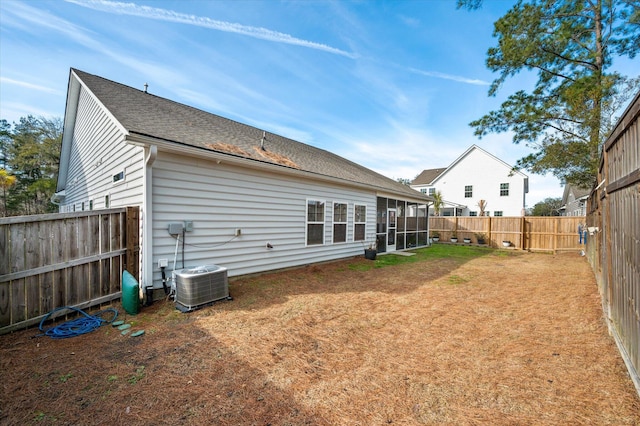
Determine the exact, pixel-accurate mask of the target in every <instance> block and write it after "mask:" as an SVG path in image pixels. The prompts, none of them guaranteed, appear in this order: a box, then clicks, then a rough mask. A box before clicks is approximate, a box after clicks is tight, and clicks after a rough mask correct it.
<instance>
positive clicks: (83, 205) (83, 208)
mask: <svg viewBox="0 0 640 426" xmlns="http://www.w3.org/2000/svg"><path fill="white" fill-rule="evenodd" d="M82 211H84V201H83V202H82Z"/></svg>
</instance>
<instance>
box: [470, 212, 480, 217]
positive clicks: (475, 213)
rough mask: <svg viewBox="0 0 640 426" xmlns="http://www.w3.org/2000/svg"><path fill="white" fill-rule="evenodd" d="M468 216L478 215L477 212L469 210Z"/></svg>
mask: <svg viewBox="0 0 640 426" xmlns="http://www.w3.org/2000/svg"><path fill="white" fill-rule="evenodd" d="M469 216H478V212H469Z"/></svg>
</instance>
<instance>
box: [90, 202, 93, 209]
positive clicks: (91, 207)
mask: <svg viewBox="0 0 640 426" xmlns="http://www.w3.org/2000/svg"><path fill="white" fill-rule="evenodd" d="M89 210H93V200H89Z"/></svg>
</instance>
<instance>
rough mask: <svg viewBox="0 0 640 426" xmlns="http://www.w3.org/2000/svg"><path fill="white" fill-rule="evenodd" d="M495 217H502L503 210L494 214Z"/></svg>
mask: <svg viewBox="0 0 640 426" xmlns="http://www.w3.org/2000/svg"><path fill="white" fill-rule="evenodd" d="M493 215H494V216H502V210H496V211H495V212H493Z"/></svg>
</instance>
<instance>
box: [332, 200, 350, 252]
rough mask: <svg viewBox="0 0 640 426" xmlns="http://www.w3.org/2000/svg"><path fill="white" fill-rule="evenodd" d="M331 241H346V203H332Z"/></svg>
mask: <svg viewBox="0 0 640 426" xmlns="http://www.w3.org/2000/svg"><path fill="white" fill-rule="evenodd" d="M333 242H334V243H345V242H347V204H346V203H333Z"/></svg>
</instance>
